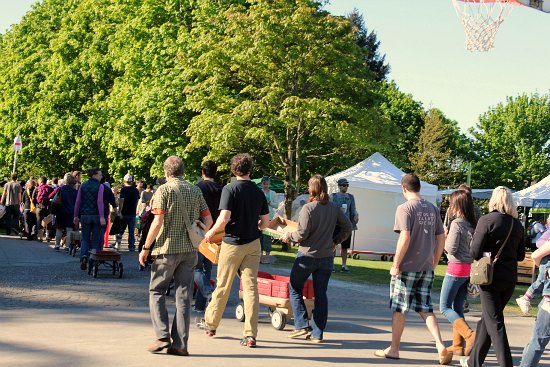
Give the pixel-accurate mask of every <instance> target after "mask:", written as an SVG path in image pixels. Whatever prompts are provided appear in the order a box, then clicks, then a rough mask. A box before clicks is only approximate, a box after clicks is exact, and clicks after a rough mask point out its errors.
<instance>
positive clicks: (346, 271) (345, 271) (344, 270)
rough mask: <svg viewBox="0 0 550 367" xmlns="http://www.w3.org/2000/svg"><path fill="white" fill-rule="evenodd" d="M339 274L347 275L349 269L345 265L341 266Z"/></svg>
mask: <svg viewBox="0 0 550 367" xmlns="http://www.w3.org/2000/svg"><path fill="white" fill-rule="evenodd" d="M340 272H341V273H349V268H348V267H347V266H346V265H342V270H340Z"/></svg>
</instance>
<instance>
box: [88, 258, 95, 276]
mask: <svg viewBox="0 0 550 367" xmlns="http://www.w3.org/2000/svg"><path fill="white" fill-rule="evenodd" d="M93 264H94V261H93V260H92V259H90V260H88V275H90V274H92V267H93Z"/></svg>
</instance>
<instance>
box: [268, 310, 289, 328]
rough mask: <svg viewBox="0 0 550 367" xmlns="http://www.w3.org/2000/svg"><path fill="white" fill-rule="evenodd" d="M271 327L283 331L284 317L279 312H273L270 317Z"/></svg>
mask: <svg viewBox="0 0 550 367" xmlns="http://www.w3.org/2000/svg"><path fill="white" fill-rule="evenodd" d="M271 325H273V327H274V328H275V329H277V330H283V329H284V328H285V326H286V315H285V314H284V313H282V312H281V311H277V310H275V311H273V314H272V315H271Z"/></svg>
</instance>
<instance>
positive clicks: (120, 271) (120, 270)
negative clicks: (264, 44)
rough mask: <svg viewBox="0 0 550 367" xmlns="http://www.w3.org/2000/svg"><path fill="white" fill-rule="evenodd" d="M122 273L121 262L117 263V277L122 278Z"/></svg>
mask: <svg viewBox="0 0 550 367" xmlns="http://www.w3.org/2000/svg"><path fill="white" fill-rule="evenodd" d="M123 273H124V268H123V267H122V263H118V277H119V278H122V274H123Z"/></svg>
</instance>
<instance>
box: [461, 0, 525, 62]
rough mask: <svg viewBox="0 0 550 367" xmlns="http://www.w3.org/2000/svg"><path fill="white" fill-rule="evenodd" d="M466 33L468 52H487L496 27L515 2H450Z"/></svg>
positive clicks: (492, 0)
mask: <svg viewBox="0 0 550 367" xmlns="http://www.w3.org/2000/svg"><path fill="white" fill-rule="evenodd" d="M452 1H453V5H454V7H455V10H456V14H457V15H458V17H459V18H460V20H461V21H462V25H463V26H464V31H465V32H466V49H467V50H468V51H489V50H490V49H492V48H493V47H494V43H495V37H496V35H497V31H498V27H500V25H501V24H502V22H504V20H505V19H506V18H508V16H509V15H510V13H512V9H513V8H512V7H513V6H514V5H521V4H518V2H517V0H452Z"/></svg>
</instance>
